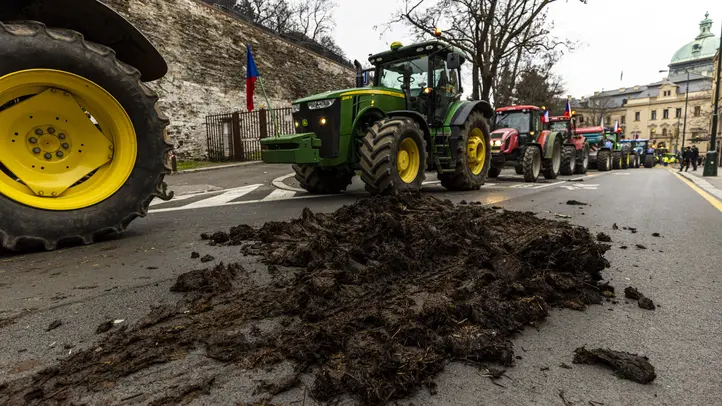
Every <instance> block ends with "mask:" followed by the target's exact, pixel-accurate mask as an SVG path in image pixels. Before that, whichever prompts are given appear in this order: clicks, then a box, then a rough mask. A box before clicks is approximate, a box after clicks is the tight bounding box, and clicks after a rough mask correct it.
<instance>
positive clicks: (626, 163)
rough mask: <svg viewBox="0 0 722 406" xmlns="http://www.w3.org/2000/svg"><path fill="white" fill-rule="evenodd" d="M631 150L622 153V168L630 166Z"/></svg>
mask: <svg viewBox="0 0 722 406" xmlns="http://www.w3.org/2000/svg"><path fill="white" fill-rule="evenodd" d="M629 157H630V155H629V152H623V153H622V169H628V168H629V159H630V158H629Z"/></svg>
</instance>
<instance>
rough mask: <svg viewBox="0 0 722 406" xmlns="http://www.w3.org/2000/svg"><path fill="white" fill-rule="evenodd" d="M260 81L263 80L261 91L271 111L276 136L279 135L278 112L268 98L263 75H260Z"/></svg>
mask: <svg viewBox="0 0 722 406" xmlns="http://www.w3.org/2000/svg"><path fill="white" fill-rule="evenodd" d="M258 81H259V82H261V91H262V92H263V97H264V98H265V99H266V104H267V105H268V110H269V111H270V112H271V121H273V133H274V134H275V135H276V137H278V135H279V134H278V122H277V121H276V114H275V113H274V112H273V107H271V102H270V101H269V100H268V95H267V94H266V88H265V87H264V86H263V76H258Z"/></svg>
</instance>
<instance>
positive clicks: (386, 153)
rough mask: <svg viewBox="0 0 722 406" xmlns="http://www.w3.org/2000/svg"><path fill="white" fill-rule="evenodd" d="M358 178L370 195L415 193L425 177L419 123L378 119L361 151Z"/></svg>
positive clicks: (403, 119)
mask: <svg viewBox="0 0 722 406" xmlns="http://www.w3.org/2000/svg"><path fill="white" fill-rule="evenodd" d="M359 153H360V156H361V180H363V182H364V183H365V184H366V191H368V192H369V193H371V194H372V195H399V194H402V193H416V192H419V191H420V190H421V184H422V183H423V182H424V179H425V178H426V141H424V133H423V132H422V131H421V129H420V128H419V125H418V123H416V122H415V121H414V120H412V119H410V118H406V117H394V118H385V119H383V120H381V121H377V122H376V123H374V125H373V126H371V128H370V129H369V131H368V132H367V133H366V136H365V137H364V139H363V143H362V144H361V150H360V152H359Z"/></svg>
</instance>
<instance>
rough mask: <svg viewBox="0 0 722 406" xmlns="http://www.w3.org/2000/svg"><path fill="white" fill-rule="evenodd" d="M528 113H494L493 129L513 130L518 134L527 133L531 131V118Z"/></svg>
mask: <svg viewBox="0 0 722 406" xmlns="http://www.w3.org/2000/svg"><path fill="white" fill-rule="evenodd" d="M529 115H530V113H529V112H528V111H501V112H498V113H496V121H495V123H494V128H513V129H515V130H517V131H519V133H520V134H523V133H528V132H529V131H530V130H531V129H530V128H529V123H531V117H529Z"/></svg>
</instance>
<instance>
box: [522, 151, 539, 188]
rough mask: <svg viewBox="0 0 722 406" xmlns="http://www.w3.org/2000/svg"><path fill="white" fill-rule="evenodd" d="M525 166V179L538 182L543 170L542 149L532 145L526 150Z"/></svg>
mask: <svg viewBox="0 0 722 406" xmlns="http://www.w3.org/2000/svg"><path fill="white" fill-rule="evenodd" d="M522 159H523V166H524V181H525V182H536V180H537V179H538V178H539V173H540V172H541V151H540V150H539V148H537V147H536V146H535V145H530V146H528V147H526V149H525V150H524V157H523V158H522Z"/></svg>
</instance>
